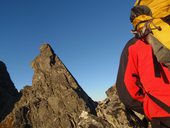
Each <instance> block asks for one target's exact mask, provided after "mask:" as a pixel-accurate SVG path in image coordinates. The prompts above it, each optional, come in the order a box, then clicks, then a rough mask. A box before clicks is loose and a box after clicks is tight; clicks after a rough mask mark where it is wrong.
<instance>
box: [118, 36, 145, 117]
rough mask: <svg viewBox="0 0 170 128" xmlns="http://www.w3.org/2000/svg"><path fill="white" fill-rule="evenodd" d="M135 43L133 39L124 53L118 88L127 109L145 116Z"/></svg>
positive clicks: (119, 71)
mask: <svg viewBox="0 0 170 128" xmlns="http://www.w3.org/2000/svg"><path fill="white" fill-rule="evenodd" d="M135 42H136V39H135V38H133V39H131V40H130V41H129V42H128V43H127V45H126V46H125V48H124V50H123V52H122V55H121V59H120V64H119V70H118V75H117V81H116V88H117V92H118V95H119V98H120V100H121V101H122V102H123V103H124V105H125V106H126V107H127V108H130V109H132V110H134V111H136V112H139V113H141V114H144V112H143V95H139V91H140V90H141V88H139V87H138V86H137V85H136V83H137V82H138V80H139V79H138V78H139V77H138V71H137V54H136V53H135V52H133V49H132V48H133V45H135ZM131 49H132V50H131ZM135 54H136V55H135Z"/></svg>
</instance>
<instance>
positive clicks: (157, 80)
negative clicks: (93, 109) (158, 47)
mask: <svg viewBox="0 0 170 128" xmlns="http://www.w3.org/2000/svg"><path fill="white" fill-rule="evenodd" d="M140 14H145V15H150V12H149V11H148V10H147V11H146V10H144V8H137V12H136V13H134V12H133V10H132V15H131V20H133V19H134V18H135V17H136V16H139V15H140ZM134 15H135V17H133V16H134ZM116 87H117V91H118V95H119V97H120V100H121V101H122V102H123V103H124V104H125V106H126V107H127V108H130V109H132V110H134V111H136V112H139V113H142V114H144V115H145V116H146V117H147V118H148V119H149V120H150V121H151V124H152V127H153V128H170V71H169V70H168V68H167V67H166V66H165V65H163V64H161V63H159V62H158V61H157V59H156V57H155V56H154V54H153V50H152V47H151V46H150V45H149V44H148V43H147V42H145V41H143V40H141V39H139V38H136V37H134V38H133V39H131V40H130V41H129V42H128V43H127V44H126V46H125V48H124V50H123V52H122V55H121V59H120V66H119V71H118V76H117V81H116Z"/></svg>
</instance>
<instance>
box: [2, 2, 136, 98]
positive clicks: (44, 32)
mask: <svg viewBox="0 0 170 128" xmlns="http://www.w3.org/2000/svg"><path fill="white" fill-rule="evenodd" d="M134 2H135V0H122V1H121V0H0V60H2V61H3V62H5V63H6V65H7V68H8V71H9V73H10V76H11V79H12V80H13V82H14V84H15V86H16V88H17V89H18V90H20V89H22V88H23V86H25V85H31V84H32V76H33V70H32V69H31V61H32V60H33V59H34V58H35V57H36V56H37V55H38V54H39V47H40V46H41V44H43V43H45V42H48V43H49V44H50V45H51V46H52V47H53V49H54V51H55V53H56V54H57V55H58V56H59V57H60V59H61V60H62V61H63V63H64V64H65V65H66V67H67V68H68V69H69V70H70V72H71V73H72V75H73V76H74V77H75V78H76V80H77V81H78V83H79V84H80V86H81V87H82V88H83V89H84V90H85V91H86V92H87V94H88V95H89V96H90V97H91V98H92V99H94V100H103V99H104V98H105V91H106V90H107V89H108V88H109V87H111V86H112V85H114V84H115V81H116V75H117V70H118V65H119V58H120V54H121V51H122V49H123V47H124V45H125V43H126V42H127V41H128V40H129V39H130V38H131V37H132V36H133V35H132V34H131V33H130V30H131V29H132V25H131V23H130V21H129V15H130V9H131V7H133V4H134Z"/></svg>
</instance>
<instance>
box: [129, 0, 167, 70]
mask: <svg viewBox="0 0 170 128" xmlns="http://www.w3.org/2000/svg"><path fill="white" fill-rule="evenodd" d="M131 22H132V24H133V26H134V28H135V29H134V31H133V33H135V35H137V36H138V38H141V39H143V40H145V41H147V42H148V43H149V44H151V45H152V48H153V51H154V54H155V56H156V58H157V60H158V61H159V62H160V63H164V64H165V65H167V66H168V68H169V69H170V0H137V1H136V3H135V6H134V8H132V10H131Z"/></svg>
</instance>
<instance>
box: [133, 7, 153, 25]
mask: <svg viewBox="0 0 170 128" xmlns="http://www.w3.org/2000/svg"><path fill="white" fill-rule="evenodd" d="M140 15H148V16H152V11H151V10H150V8H149V7H147V6H145V5H136V6H134V7H133V8H132V9H131V14H130V21H131V22H133V20H134V19H135V18H136V17H138V16H140Z"/></svg>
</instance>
